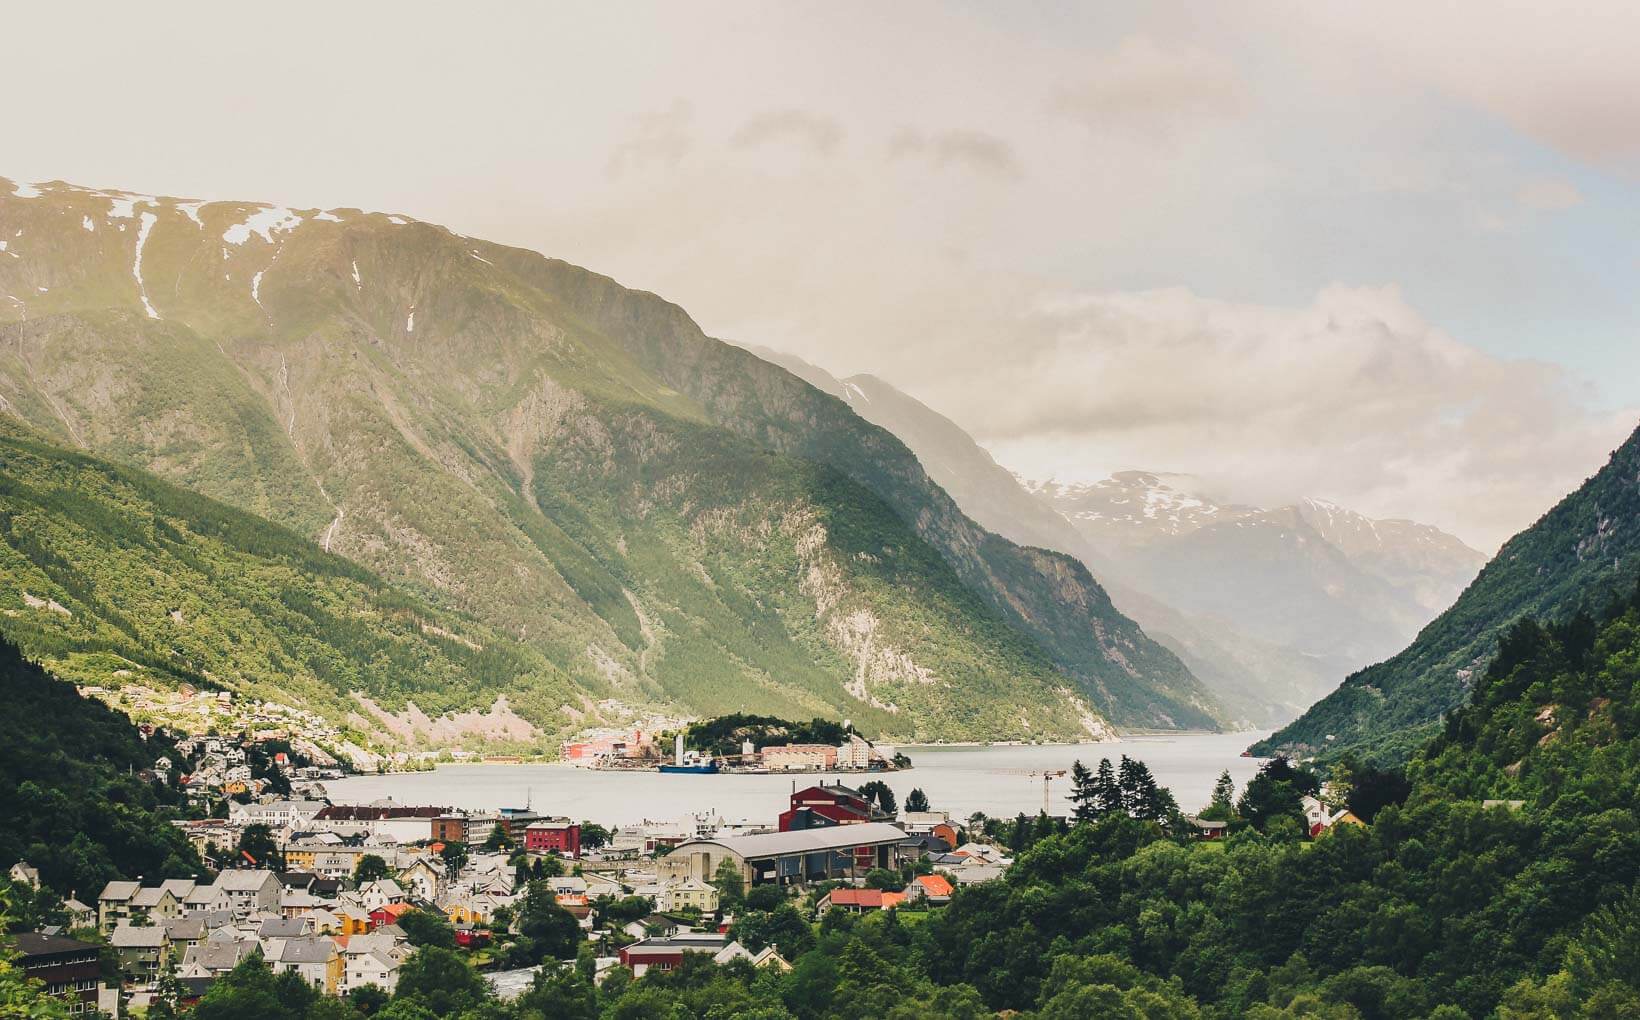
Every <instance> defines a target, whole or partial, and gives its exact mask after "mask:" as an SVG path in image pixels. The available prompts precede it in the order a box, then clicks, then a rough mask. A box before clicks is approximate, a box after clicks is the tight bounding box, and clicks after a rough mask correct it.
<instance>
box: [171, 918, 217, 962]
mask: <svg viewBox="0 0 1640 1020" xmlns="http://www.w3.org/2000/svg"><path fill="white" fill-rule="evenodd" d="M161 927H163V928H164V929H165V938H166V940H167V941H169V942H170V943H171V954H172V955H173V956H180V955H182V954H184V953H186V952H187V951H188V950H189V949H190V948H192V947H194V946H197V945H199V944H200V943H201V942H203V941H205V936H206V934H207V929H206V927H205V918H204V916H203V915H195V916H193V917H177V918H172V919H171V920H169V921H166V922H165V923H164V924H163V925H161Z"/></svg>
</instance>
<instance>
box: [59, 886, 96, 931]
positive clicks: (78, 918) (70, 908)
mask: <svg viewBox="0 0 1640 1020" xmlns="http://www.w3.org/2000/svg"><path fill="white" fill-rule="evenodd" d="M63 913H65V914H67V915H68V926H69V927H70V928H94V927H96V926H97V910H96V908H95V907H89V906H87V905H85V904H84V903H81V902H80V901H79V900H77V899H75V898H74V895H73V894H72V893H70V894H69V897H68V899H66V900H64V901H63Z"/></svg>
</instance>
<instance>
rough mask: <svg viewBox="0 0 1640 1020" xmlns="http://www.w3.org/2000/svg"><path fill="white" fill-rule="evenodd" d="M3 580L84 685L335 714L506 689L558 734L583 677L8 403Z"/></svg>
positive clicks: (1, 450)
mask: <svg viewBox="0 0 1640 1020" xmlns="http://www.w3.org/2000/svg"><path fill="white" fill-rule="evenodd" d="M0 577H3V578H4V581H5V583H4V585H3V588H0V613H3V614H4V617H3V618H0V628H3V629H4V631H5V633H6V634H7V635H8V636H9V637H10V638H12V639H13V640H15V641H17V642H18V643H19V644H20V645H21V646H22V647H23V648H24V649H25V650H26V651H27V652H28V653H29V654H30V655H32V656H35V657H37V658H39V659H41V660H42V661H44V662H46V663H47V664H48V665H50V667H51V668H52V669H53V670H54V671H56V672H58V673H59V674H61V675H63V676H65V677H68V678H70V679H74V680H76V681H78V682H82V683H103V684H110V683H112V684H117V683H118V675H119V674H120V673H121V672H122V671H130V672H131V673H132V674H134V675H136V676H138V677H145V678H147V679H149V680H150V681H154V682H158V683H160V684H162V685H163V684H164V683H166V682H168V681H169V682H176V681H190V682H194V683H198V684H202V685H216V686H222V687H231V688H233V689H236V690H239V691H242V692H246V693H252V694H261V695H265V696H275V695H277V696H281V697H291V696H294V697H297V698H299V699H301V700H302V701H303V703H305V704H307V705H309V706H311V707H313V708H315V709H316V710H318V711H321V712H323V713H325V714H326V715H329V716H330V717H332V718H335V719H338V720H339V719H342V718H345V716H346V713H347V712H348V711H349V710H350V708H353V707H355V706H353V704H352V703H351V701H350V700H349V698H348V697H347V695H348V693H349V692H351V691H362V692H365V693H367V694H369V695H371V696H372V697H374V698H376V699H377V700H379V701H380V702H382V703H383V704H385V705H386V706H388V707H390V708H393V709H398V708H402V707H403V706H404V705H405V702H406V700H407V699H414V700H415V702H416V703H417V705H418V706H420V707H421V708H422V709H423V710H425V711H427V712H429V713H431V714H433V715H437V714H439V713H441V712H444V711H447V710H452V709H460V708H469V707H474V706H479V707H488V706H489V705H490V704H491V703H492V702H493V701H494V699H495V697H496V695H497V694H498V693H500V692H502V691H506V692H507V693H508V694H509V696H510V698H511V700H512V703H513V705H514V707H515V708H516V709H517V710H518V711H519V712H520V713H521V714H524V715H525V716H526V717H528V718H531V719H532V721H534V722H536V723H537V724H538V725H540V726H541V727H542V728H543V729H545V730H546V731H548V732H549V733H550V732H556V731H562V730H563V729H564V728H565V727H566V725H567V724H568V722H569V720H568V719H567V718H566V717H565V716H563V715H562V714H561V713H560V711H559V706H561V705H562V704H564V703H565V702H566V701H571V700H573V695H574V691H573V689H572V687H571V685H570V683H569V682H568V680H567V678H565V677H564V676H563V674H562V673H560V672H559V671H557V670H556V669H554V668H553V667H552V666H551V665H550V664H549V663H548V662H546V660H545V659H544V658H543V657H542V656H541V655H540V654H539V653H537V652H535V651H533V650H531V649H529V648H527V647H525V646H522V645H519V644H517V643H516V642H513V641H510V640H508V639H507V638H505V637H502V636H500V635H497V634H495V633H494V632H493V631H492V630H490V629H489V628H486V627H484V626H482V625H480V624H478V623H477V622H475V621H473V620H471V619H465V618H462V617H461V616H460V615H458V614H455V613H453V612H450V611H447V610H438V609H434V608H432V607H430V606H428V605H426V604H425V603H423V602H421V601H420V600H419V599H416V598H415V597H413V596H411V595H408V594H407V593H405V592H402V591H398V590H395V589H393V588H391V587H389V586H388V585H386V584H384V583H383V582H382V581H380V580H379V579H378V578H376V577H374V576H373V575H371V574H370V573H369V572H368V571H366V570H365V569H364V568H362V567H360V566H358V565H357V564H354V563H351V562H349V561H348V560H345V559H343V558H341V557H339V556H333V555H329V554H327V553H325V552H323V550H321V549H319V548H317V547H316V546H314V545H313V544H312V543H311V542H309V541H307V540H306V539H303V538H301V537H300V536H298V535H296V534H294V533H292V532H290V531H287V530H286V529H284V528H282V527H280V526H278V525H275V524H273V523H271V522H269V521H266V520H264V519H261V518H257V517H254V516H252V515H250V514H247V513H245V512H243V511H239V510H234V509H232V508H230V507H227V506H225V505H223V504H220V503H217V502H216V501H214V500H211V499H208V498H206V497H203V496H199V495H196V494H194V493H191V492H188V491H187V490H184V489H180V488H178V487H177V486H175V485H172V484H170V483H167V482H164V481H161V480H159V479H157V478H155V477H153V476H152V475H149V474H146V473H145V472H141V471H137V470H135V469H132V468H124V467H119V466H115V465H113V464H110V463H107V462H105V461H101V460H97V459H95V458H91V457H87V456H84V455H82V454H77V453H72V452H69V451H66V450H63V449H61V448H60V447H56V446H53V445H50V444H48V443H44V442H41V441H39V440H38V439H36V438H35V437H33V436H32V435H31V434H30V433H29V432H28V431H27V430H26V429H24V428H22V427H21V426H19V425H17V424H16V423H15V422H14V420H12V419H8V418H5V417H4V416H0ZM40 600H46V601H47V603H48V604H46V605H40V604H39V602H40ZM50 602H55V603H56V604H57V605H58V606H61V607H62V609H63V610H66V612H63V611H60V610H57V609H54V608H52V607H51V606H50V605H49V603H50ZM427 628H436V630H437V631H442V632H447V633H448V634H450V635H451V636H450V637H443V636H437V634H436V633H429V632H428V630H427Z"/></svg>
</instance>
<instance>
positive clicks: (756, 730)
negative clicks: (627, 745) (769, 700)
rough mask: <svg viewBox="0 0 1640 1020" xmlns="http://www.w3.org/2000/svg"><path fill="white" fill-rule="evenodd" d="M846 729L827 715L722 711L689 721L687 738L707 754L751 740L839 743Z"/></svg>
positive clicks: (756, 743)
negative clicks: (802, 718)
mask: <svg viewBox="0 0 1640 1020" xmlns="http://www.w3.org/2000/svg"><path fill="white" fill-rule="evenodd" d="M848 732H849V731H848V730H847V729H845V728H844V727H843V724H842V723H837V722H832V721H831V720H829V719H810V720H809V721H808V722H792V721H790V720H787V719H779V718H776V717H775V716H772V715H745V714H742V713H736V714H734V715H722V716H718V717H717V718H715V719H705V720H702V721H701V722H697V723H691V724H690V726H689V730H688V734H687V739H688V741H689V746H690V747H691V748H694V749H695V750H698V751H702V752H704V753H706V754H713V755H726V754H739V753H740V748H741V744H742V743H744V742H745V741H748V740H750V741H751V742H752V746H753V747H757V748H761V747H764V746H766V745H769V744H840V743H842V742H843V741H844V740H847V739H848Z"/></svg>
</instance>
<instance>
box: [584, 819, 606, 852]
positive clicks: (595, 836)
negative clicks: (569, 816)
mask: <svg viewBox="0 0 1640 1020" xmlns="http://www.w3.org/2000/svg"><path fill="white" fill-rule="evenodd" d="M581 845H582V846H583V847H585V848H586V849H588V850H596V849H598V848H599V847H601V846H608V845H609V830H608V829H606V828H604V827H603V826H602V825H599V824H598V823H597V822H582V823H581Z"/></svg>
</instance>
